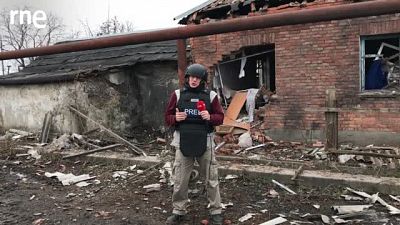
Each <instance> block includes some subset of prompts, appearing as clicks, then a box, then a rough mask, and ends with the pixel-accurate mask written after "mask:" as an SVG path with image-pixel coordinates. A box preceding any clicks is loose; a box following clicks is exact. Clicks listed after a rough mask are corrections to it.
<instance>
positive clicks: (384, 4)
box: [0, 0, 400, 60]
mask: <svg viewBox="0 0 400 225" xmlns="http://www.w3.org/2000/svg"><path fill="white" fill-rule="evenodd" d="M399 12H400V1H399V0H376V1H367V2H359V3H349V4H345V5H338V6H330V7H323V8H315V9H303V10H298V11H291V12H285V13H276V14H271V15H268V14H266V15H262V16H253V17H246V18H238V19H229V20H224V21H220V22H215V23H207V24H201V25H193V26H184V27H177V28H170V29H163V30H157V31H149V32H143V33H133V34H125V35H117V36H112V37H102V38H97V39H92V40H84V41H77V42H70V43H65V44H58V45H52V46H47V47H39V48H27V49H23V50H17V51H8V52H2V53H0V60H5V59H15V58H24V57H33V56H40V55H50V54H56V53H64V52H74V51H84V50H90V49H99V48H108V47H116V46H123V45H132V44H139V43H149V42H157V41H166V40H177V39H185V38H190V37H200V36H207V35H213V34H221V33H229V32H236V31H244V30H254V29H261V28H268V27H278V26H285V25H295V24H304V23H315V22H322V21H330V20H340V19H349V18H357V17H366V16H378V15H383V14H394V13H399Z"/></svg>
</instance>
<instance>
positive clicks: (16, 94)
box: [0, 82, 86, 132]
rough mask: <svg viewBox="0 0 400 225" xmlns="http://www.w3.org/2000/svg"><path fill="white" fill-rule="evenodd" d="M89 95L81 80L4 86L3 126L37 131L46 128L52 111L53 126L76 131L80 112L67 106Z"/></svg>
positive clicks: (0, 114) (0, 111)
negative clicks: (83, 88) (43, 125)
mask: <svg viewBox="0 0 400 225" xmlns="http://www.w3.org/2000/svg"><path fill="white" fill-rule="evenodd" d="M78 95H80V96H78ZM85 99H86V97H85V93H84V92H83V91H82V85H81V83H80V82H67V83H60V84H55V83H52V84H40V85H12V86H11V85H10V86H0V126H2V127H3V128H4V129H10V128H19V129H24V130H29V131H34V132H37V131H40V130H41V128H42V124H43V119H44V116H45V113H46V112H50V111H51V112H52V113H53V114H54V118H53V128H55V129H56V130H57V131H60V132H67V131H69V132H71V131H72V132H74V131H76V129H77V120H76V116H74V115H72V113H71V112H70V111H69V110H68V108H67V107H66V106H68V105H71V104H76V103H77V101H78V100H79V102H85Z"/></svg>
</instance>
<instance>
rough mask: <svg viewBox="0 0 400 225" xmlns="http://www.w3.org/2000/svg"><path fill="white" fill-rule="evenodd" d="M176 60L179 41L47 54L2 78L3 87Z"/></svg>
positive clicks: (71, 77) (52, 80)
mask: <svg viewBox="0 0 400 225" xmlns="http://www.w3.org/2000/svg"><path fill="white" fill-rule="evenodd" d="M176 60H177V48H176V41H164V42H155V43H145V44H138V45H127V46H121V47H113V48H104V49H96V50H88V51H81V52H70V53H62V54H54V55H46V56H41V57H38V58H37V59H35V60H33V61H32V62H31V64H29V65H28V66H27V67H26V68H24V69H23V70H22V71H20V72H18V73H13V74H10V75H7V76H0V84H17V83H18V84H19V83H31V82H33V81H36V82H35V83H37V82H40V83H45V82H54V81H63V80H64V81H66V80H70V79H73V78H74V77H76V76H78V75H80V76H81V75H85V74H90V73H92V72H94V71H106V70H109V69H111V68H117V67H125V66H132V65H135V64H136V63H143V62H154V61H176Z"/></svg>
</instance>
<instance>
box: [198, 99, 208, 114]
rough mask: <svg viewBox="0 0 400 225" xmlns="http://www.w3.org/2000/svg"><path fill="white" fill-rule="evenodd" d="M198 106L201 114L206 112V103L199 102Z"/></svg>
mask: <svg viewBox="0 0 400 225" xmlns="http://www.w3.org/2000/svg"><path fill="white" fill-rule="evenodd" d="M196 106H197V110H199V111H200V112H201V111H204V110H206V103H205V102H204V101H202V100H199V101H198V102H197V105H196Z"/></svg>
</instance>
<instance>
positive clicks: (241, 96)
mask: <svg viewBox="0 0 400 225" xmlns="http://www.w3.org/2000/svg"><path fill="white" fill-rule="evenodd" d="M246 98H247V91H238V92H236V94H235V95H234V96H233V98H232V101H231V103H230V104H229V107H228V109H227V110H226V112H225V117H228V118H230V119H231V120H236V119H237V117H238V116H239V113H240V110H241V109H242V107H243V105H244V103H245V102H246Z"/></svg>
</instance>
